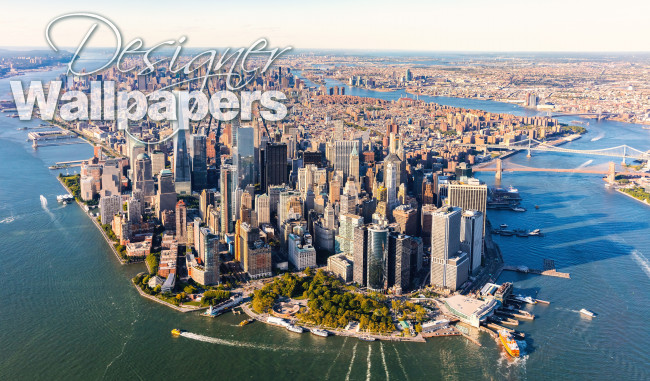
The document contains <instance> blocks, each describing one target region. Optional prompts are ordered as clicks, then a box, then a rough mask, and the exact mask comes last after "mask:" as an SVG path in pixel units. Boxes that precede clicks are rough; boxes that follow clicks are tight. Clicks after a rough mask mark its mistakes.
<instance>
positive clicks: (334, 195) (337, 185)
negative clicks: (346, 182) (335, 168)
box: [329, 177, 341, 203]
mask: <svg viewBox="0 0 650 381" xmlns="http://www.w3.org/2000/svg"><path fill="white" fill-rule="evenodd" d="M329 187H330V194H329V199H330V202H331V203H336V202H339V201H340V200H341V179H339V178H338V177H333V178H332V181H330V184H329Z"/></svg>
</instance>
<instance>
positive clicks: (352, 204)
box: [339, 181, 359, 214]
mask: <svg viewBox="0 0 650 381" xmlns="http://www.w3.org/2000/svg"><path fill="white" fill-rule="evenodd" d="M358 194H359V190H358V189H357V186H356V184H355V183H354V182H353V181H348V182H347V183H346V184H345V188H344V189H343V194H342V195H341V203H340V210H339V214H356V213H357V203H358V202H359V196H358Z"/></svg>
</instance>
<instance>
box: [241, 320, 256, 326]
mask: <svg viewBox="0 0 650 381" xmlns="http://www.w3.org/2000/svg"><path fill="white" fill-rule="evenodd" d="M253 320H254V319H253V318H250V319H246V320H242V322H241V323H239V326H240V327H243V326H245V325H246V324H250V323H252V322H253Z"/></svg>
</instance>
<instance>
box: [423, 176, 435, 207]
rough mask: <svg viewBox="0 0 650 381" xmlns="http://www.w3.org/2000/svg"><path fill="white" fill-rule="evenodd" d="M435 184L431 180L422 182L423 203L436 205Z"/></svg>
mask: <svg viewBox="0 0 650 381" xmlns="http://www.w3.org/2000/svg"><path fill="white" fill-rule="evenodd" d="M435 204H436V192H435V184H434V183H433V182H431V181H429V180H425V181H423V182H422V205H435Z"/></svg>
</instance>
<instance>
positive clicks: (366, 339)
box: [359, 336, 377, 341]
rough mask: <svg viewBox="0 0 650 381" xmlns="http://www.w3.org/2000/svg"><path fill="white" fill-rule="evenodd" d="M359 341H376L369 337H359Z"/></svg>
mask: <svg viewBox="0 0 650 381" xmlns="http://www.w3.org/2000/svg"><path fill="white" fill-rule="evenodd" d="M359 340H363V341H375V340H377V339H375V338H374V337H370V336H360V337H359Z"/></svg>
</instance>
